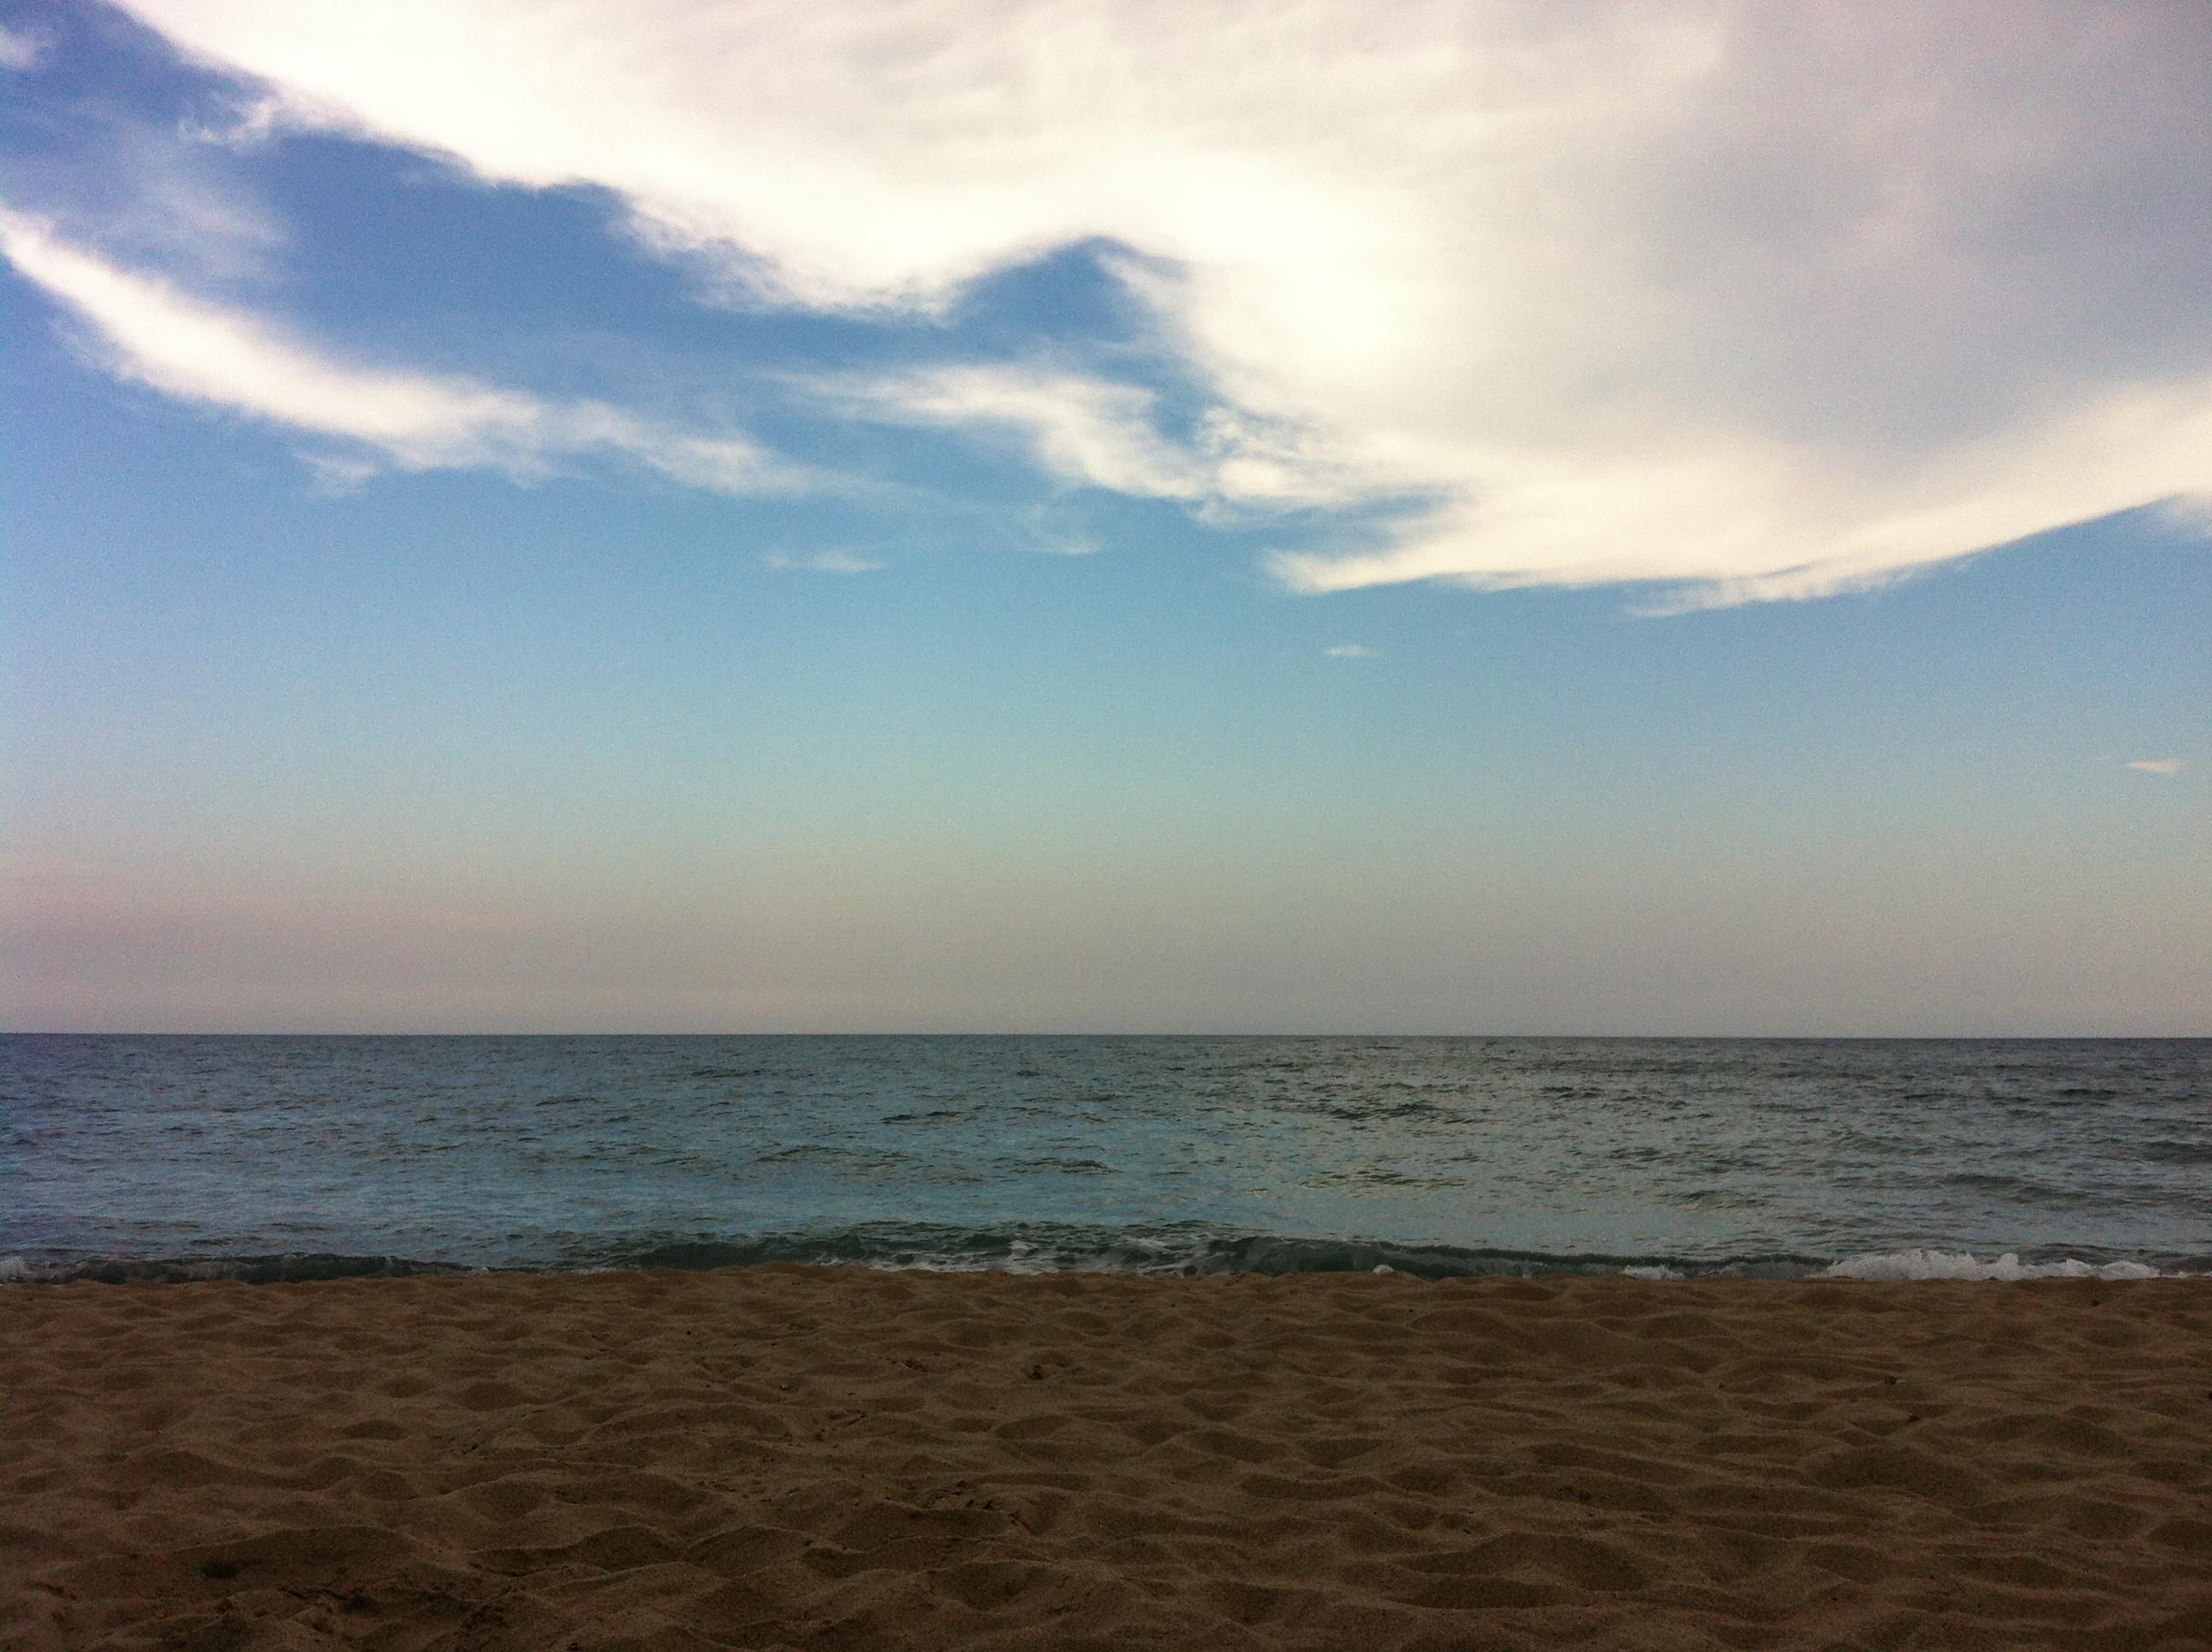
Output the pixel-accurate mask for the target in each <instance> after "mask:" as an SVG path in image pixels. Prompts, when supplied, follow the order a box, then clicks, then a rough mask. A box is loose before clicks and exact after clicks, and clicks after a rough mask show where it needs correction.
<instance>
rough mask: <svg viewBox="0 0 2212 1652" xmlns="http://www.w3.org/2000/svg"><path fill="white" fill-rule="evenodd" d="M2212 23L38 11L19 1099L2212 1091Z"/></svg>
mask: <svg viewBox="0 0 2212 1652" xmlns="http://www.w3.org/2000/svg"><path fill="white" fill-rule="evenodd" d="M2208 269H2212V11H2207V10H2206V9H2204V8H2203V7H2201V6H2197V5H2195V4H2192V3H2185V0H2148V3H2136V4H2130V3H2112V4H2108V5H2102V6H2099V7H2095V8H2085V7H2080V6H2077V5H2073V4H2070V3H2069V4H2063V5H2051V6H2039V5H2034V4H2020V3H2009V0H2008V3H2003V4H1998V3H1982V4H1960V3H1934V4H1929V5H1925V6H1918V7H1915V8H1911V9H1882V10H1881V12H1880V14H1879V15H1876V14H1875V13H1874V12H1871V11H1869V10H1868V9H1866V8H1864V7H1862V6H1859V5H1857V4H1856V3H1853V4H1833V5H1829V4H1820V3H1808V4H1805V5H1799V6H1790V7H1776V6H1769V5H1729V4H1680V3H1634V4H1629V3H1620V4H1610V5H1609V4H1604V3H1598V4H1593V5H1589V6H1577V7H1568V8H1559V7H1552V6H1548V5H1534V4H1507V3H1487V0H1460V3H1453V4H1449V5H1435V4H1427V3H1422V0H1407V3H1403V4H1400V5H1393V6H1390V7H1387V8H1376V7H1373V6H1371V5H1367V4H1364V3H1354V0H1310V3H1305V4H1302V5H1298V6H1293V7H1285V6H1280V5H1272V4H1271V5H1260V4H1249V5H1247V4H1242V3H1231V4H1222V5H1217V6H1202V7H1192V6H1188V5H1187V4H1180V3H1172V4H1171V3H1152V0H1050V3H1044V0H1021V3H1016V0H903V3H899V4H895V5H894V4H888V3H886V4H877V5H850V6H838V7H820V6H817V5H805V4H799V3H780V0H753V3H702V0H574V3H569V4H566V5H562V6H560V7H548V6H544V5H542V4H536V3H524V0H379V3H373V4H368V3H361V0H127V3H124V4H121V5H119V6H114V7H109V6H104V5H100V4H96V3H88V0H86V3H76V0H72V3H68V4H42V3H31V4H25V3H21V0H0V352H4V361H5V376H4V389H0V536H3V537H0V551H4V557H0V648H4V661H0V668H4V671H5V674H6V701H5V712H4V718H0V841H4V847H5V857H6V859H5V874H4V875H5V880H6V881H5V889H4V895H0V943H4V944H0V1024H4V1025H5V1026H6V1027H8V1028H10V1029H17V1030H33V1029H54V1030H79V1029H81V1030H115V1031H131V1030H136V1031H160V1030H174V1031H197V1030H210V1031H219V1030H240V1031H285V1030H298V1031H362V1032H377V1031H431V1032H435V1031H472V1030H494V1031H518V1032H528V1031H611V1032H620V1031H640V1032H650V1031H696V1032H743V1031H830V1032H834V1031H900V1030H921V1031H957V1030H975V1031H997V1030H1005V1031H1030V1030H1040V1031H1042V1030H1054V1031H1132V1032H1144V1031H1183V1030H1192V1031H1225V1032H1243V1031H1252V1032H1258V1031H1283V1032H1309V1031H1310V1032H1431V1033H1620V1034H1636V1033H1657V1034H1778V1035H1789V1034H1803V1035H1867V1036H1895V1035H1944V1036H1952V1035H1960V1036H1971V1035H2051V1036H2071V1035H2084V1036H2087V1035H2133V1034H2144V1035H2153V1034H2181V1035H2198V1034H2205V1033H2212V819H2208V807H2207V805H2208V788H2207V777H2208V775H2212V741H2208V738H2207V735H2208V714H2212V647H2208V644H2207V641H2206V639H2207V637H2208V636H2212V282H2208V281H2207V280H2206V279H2205V277H2204V273H2203V272H2204V271H2205V270H2208Z"/></svg>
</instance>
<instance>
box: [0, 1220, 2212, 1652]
mask: <svg viewBox="0 0 2212 1652" xmlns="http://www.w3.org/2000/svg"><path fill="white" fill-rule="evenodd" d="M0 1424H4V1427H0V1436H4V1437H0V1493H4V1496H0V1536H4V1538H5V1541H4V1543H0V1557H3V1558H0V1644H6V1645H9V1646H10V1647H17V1646H20V1647H22V1648H26V1649H29V1648H43V1647H49V1646H52V1647H64V1646H85V1645H101V1644H114V1645H118V1646H124V1645H129V1646H140V1645H153V1646H179V1647H183V1646H207V1647H216V1646H221V1647H225V1648H228V1647H241V1648H252V1647H263V1646H267V1647H286V1648H300V1647H315V1648H319V1647H333V1648H335V1647H341V1646H354V1645H360V1644H370V1645H379V1646H381V1645H392V1646H410V1647H411V1646H416V1645H465V1646H470V1647H482V1648H499V1647H509V1646H512V1647H516V1648H522V1647H532V1648H538V1647H550V1646H566V1645H568V1644H570V1643H572V1642H573V1643H574V1645H575V1646H577V1647H578V1648H579V1649H583V1648H590V1647H600V1648H613V1647H617V1646H622V1647H650V1648H653V1649H676V1648H691V1647H702V1648H703V1647H728V1646H749V1647H755V1646H757V1647H770V1646H787V1647H822V1648H830V1647H838V1648H870V1647H885V1648H889V1647H916V1648H920V1647H944V1648H956V1647H968V1646H976V1647H982V1646H991V1647H1007V1648H1011V1647H1015V1646H1024V1645H1035V1646H1039V1647H1042V1646H1053V1647H1082V1646H1085V1645H1091V1646H1097V1647H1102V1648H1103V1647H1106V1646H1115V1647H1123V1646H1133V1645H1153V1646H1164V1647H1167V1646H1201V1645H1203V1646H1206V1647H1209V1648H1211V1647H1214V1646H1237V1647H1250V1648H1255V1649H1256V1648H1263V1647H1267V1648H1272V1647H1309V1648H1313V1649H1316V1652H1318V1649H1322V1648H1331V1647H1334V1648H1341V1647H1346V1646H1359V1647H1363V1648H1368V1647H1371V1648H1376V1649H1382V1648H1396V1647H1407V1648H1431V1649H1438V1652H1441V1649H1444V1648H1447V1647H1459V1646H1491V1647H1531V1648H1534V1647H1543V1646H1552V1645H1568V1644H1577V1645H1583V1646H1595V1647H1610V1646H1620V1647H1630V1646H1636V1647H1644V1646H1673V1645H1680V1646H1686V1647H1688V1646H1699V1647H1701V1646H1732V1647H1733V1646H1741V1647H1778V1648H1790V1647H1801V1646H1802V1647H1808V1648H1809V1647H1814V1646H1819V1647H1834V1648H1866V1649H1875V1648H1890V1647H1897V1648H1905V1647H1911V1648H1922V1647H1948V1646H1957V1647H1967V1646H2003V1647H2039V1646H2050V1647H2060V1646H2064V1647H2094V1646H2102V1645H2111V1646H2114V1647H2121V1646H2126V1647H2142V1648H2157V1647H2160V1646H2171V1647H2173V1648H2176V1649H2179V1648H2182V1647H2185V1646H2191V1645H2202V1644H2206V1643H2212V1280H2206V1279H2203V1278H2181V1279H2154V1280H2148V1281H2108V1280H2101V1279H2054V1280H2036V1281H2029V1282H2021V1283H2002V1282H1985V1281H1971V1282H1948V1281H1941V1280H1928V1281H1914V1282H1911V1283H1879V1282H1869V1281H1863V1280H1832V1281H1831V1280H1818V1281H1766V1280H1718V1279H1711V1278H1704V1279H1686V1280H1678V1281H1668V1282H1665V1283H1664V1284H1663V1285H1656V1284H1655V1283H1653V1282H1650V1281H1646V1280H1641V1279H1636V1278H1623V1277H1621V1276H1618V1275H1610V1276H1575V1275H1560V1274H1551V1275H1539V1276H1536V1277H1534V1278H1455V1279H1449V1280H1443V1281H1437V1282H1428V1281H1423V1280H1420V1279H1418V1278H1413V1277H1410V1276H1407V1275H1402V1274H1401V1275H1372V1274H1316V1273H1307V1274H1293V1275H1277V1276H1270V1275H1261V1274H1254V1273H1245V1274H1226V1275H1214V1276H1208V1277H1202V1278H1171V1277H1139V1276H1132V1275H1127V1274H1105V1273H1073V1272H1059V1273H1038V1274H1007V1273H992V1272H923V1271H888V1270H877V1269H871V1268H866V1267H818V1266H793V1265H775V1264H771V1265H763V1266H754V1267H746V1268H737V1269H729V1270H724V1271H720V1272H592V1273H483V1274H463V1275H453V1274H422V1275H417V1276H414V1277H411V1278H378V1279H344V1278H339V1279H331V1280H320V1281H315V1282H312V1283H291V1284H267V1285H246V1284H241V1283H237V1282H229V1281H222V1282H207V1283H165V1284H160V1285H96V1284H92V1283H88V1282H80V1283H76V1284H69V1285H52V1286H49V1287H48V1288H46V1289H43V1290H33V1291H0Z"/></svg>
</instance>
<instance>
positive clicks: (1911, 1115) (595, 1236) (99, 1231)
mask: <svg viewBox="0 0 2212 1652" xmlns="http://www.w3.org/2000/svg"><path fill="white" fill-rule="evenodd" d="M2208 1077H2212V1041H2206V1040H2156V1041H2097V1042H2022V1041H2003V1042H1845V1041H1749V1040H1616V1039H1592V1040H1580V1039H1409V1038H1034V1037H1018V1038H992V1037H973V1038H964V1037H962V1038H934V1037H933V1038H921V1037H916V1038H907V1037H880V1038H872V1037H821V1038H787V1037H729V1038H718V1037H702V1038H660V1037H639V1038H256V1037H220V1038H166V1037H165V1038H112V1037H75V1036H15V1037H9V1038H6V1039H4V1040H0V1259H6V1260H4V1261H0V1270H4V1272H6V1273H7V1274H8V1275H9V1277H13V1278H42V1277H46V1278H50V1277H56V1276H58V1275H66V1274H70V1273H75V1272H94V1273H96V1274H104V1275H107V1276H112V1277H128V1276H136V1275H139V1274H143V1273H146V1272H153V1273H155V1274H157V1275H158V1274H162V1273H178V1272H184V1273H200V1272H244V1273H246V1274H247V1275H248V1276H249V1277H267V1276H270V1275H287V1274H300V1273H329V1272H345V1271H352V1270H368V1271H379V1270H389V1269H392V1268H393V1267H396V1266H463V1267H479V1266H497V1267H555V1268H573V1267H592V1266H640V1265H665V1264H673V1265H678V1266H710V1265H716V1264H720V1263H726V1262H742V1261H749V1260H766V1259H774V1258H794V1259H800V1260H856V1261H869V1262H877V1263H886V1264H899V1265H908V1266H915V1265H920V1266H1014V1267H1025V1268H1039V1269H1042V1268H1049V1267H1113V1268H1126V1269H1136V1270H1146V1271H1162V1272H1165V1271H1216V1270H1222V1269H1235V1268H1253V1269H1265V1270H1268V1271H1289V1270H1298V1269H1317V1268H1336V1267H1360V1268H1366V1267H1373V1266H1378V1265H1382V1266H1395V1267H1398V1268H1401V1269H1405V1270H1409V1271H1414V1272H1423V1273H1429V1274H1441V1273H1448V1272H1472V1271H1510V1272H1521V1271H1529V1270H1543V1269H1554V1268H1620V1267H1626V1266H1644V1267H1655V1268H1656V1267H1665V1268H1668V1269H1672V1270H1674V1271H1678V1272H1692V1273H1695V1272H1709V1271H1715V1270H1727V1271H1735V1272H1776V1273H1796V1272H1808V1271H1813V1270H1816V1269H1820V1268H1825V1267H1827V1266H1830V1265H1831V1264H1834V1263H1837V1262H1839V1261H1841V1262H1844V1263H1846V1264H1847V1266H1850V1267H1851V1268H1853V1269H1855V1270H1857V1271H1859V1272H1883V1271H1889V1272H1899V1271H1902V1272H1930V1271H1934V1272H1946V1271H1948V1272H1957V1271H1962V1270H1966V1268H1967V1264H1966V1263H1965V1262H1964V1261H1962V1260H1958V1258H1957V1257H1956V1256H1951V1257H1945V1258H1936V1259H1933V1260H1931V1259H1929V1258H1927V1257H1913V1256H1911V1255H1909V1254H1907V1253H1911V1252H1916V1251H1923V1250H1933V1251H1941V1252H1945V1253H1969V1254H1972V1255H1973V1256H1976V1257H1978V1258H1979V1259H1980V1263H1979V1264H1978V1271H1984V1272H1986V1271H1988V1266H1987V1265H1988V1264H1990V1261H1991V1260H1992V1259H1994V1258H1996V1257H1998V1256H1999V1255H2001V1254H2003V1253H2013V1254H2015V1255H2016V1256H2017V1257H2018V1259H2019V1260H2020V1263H2021V1265H2023V1266H2027V1267H2030V1268H2035V1267H2050V1266H2055V1265H2058V1264H2062V1263H2065V1262H2068V1261H2069V1260H2070V1261H2072V1262H2074V1263H2076V1264H2086V1265H2089V1266H2104V1267H2106V1268H2108V1269H2112V1271H2116V1272H2117V1271H2132V1270H2133V1268H2135V1267H2136V1266H2146V1267H2151V1268H2156V1269H2160V1270H2186V1271H2202V1270H2206V1269H2212V1087H2209V1086H2208V1082H2207V1081H2208ZM2116 1264H2125V1265H2128V1266H2127V1267H2126V1268H2124V1269H2121V1268H2116V1267H2114V1265H2116ZM1999 1268H2000V1271H2005V1272H2009V1271H2011V1270H2010V1269H2009V1268H2008V1267H2006V1266H2004V1265H2003V1264H1999Z"/></svg>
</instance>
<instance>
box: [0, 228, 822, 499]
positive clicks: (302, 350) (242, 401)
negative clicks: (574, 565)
mask: <svg viewBox="0 0 2212 1652" xmlns="http://www.w3.org/2000/svg"><path fill="white" fill-rule="evenodd" d="M0 253H4V255H5V256H6V258H7V259H8V261H9V263H10V264H13V265H14V266H15V269H16V270H17V271H18V272H20V273H21V275H23V276H25V277H27V279H29V280H30V281H32V282H35V283H37V284H38V285H39V286H40V287H41V288H45V289H46V292H47V293H49V294H50V295H52V296H53V297H54V298H55V299H57V300H58V301H60V302H61V303H63V304H64V305H65V306H67V307H69V308H70V310H72V311H74V312H75V313H76V315H77V316H78V317H80V318H81V319H82V320H83V321H85V322H86V323H88V324H89V325H90V328H91V330H92V332H93V334H94V341H93V347H94V349H96V350H97V352H98V353H99V355H100V358H101V359H102V360H103V361H104V362H105V363H106V366H107V367H109V368H110V369H111V370H112V371H113V372H115V373H116V374H119V375H120V376H122V377H125V378H128V379H131V380H137V381H138V382H140V383H143V384H145V385H149V386H152V387H153V388H155V389H156V390H159V391H161V392H165V393H167V394H168V395H171V396H174V397H177V398H179V399H181V400H185V401H189V402H195V403H198V404H202V405H204V406H209V407H214V408H220V409H222V410H228V411H230V412H234V413H238V414H242V415H245V416H250V417H252V418H257V419H260V420H263V421H265V422H269V423H271V424H275V425H278V426H280V427H283V428H287V429H290V430H293V431H295V432H298V433H300V434H304V435H307V436H310V437H317V438H323V439H326V440H335V441H337V442H339V443H342V444H344V445H345V449H346V451H344V452H341V453H339V454H338V455H337V456H335V457H334V458H325V459H324V460H323V465H322V468H323V470H324V471H325V474H326V475H327V476H328V477H334V478H336V479H337V481H338V482H340V483H350V484H353V485H358V484H359V483H360V482H362V480H364V479H365V478H366V475H367V474H368V472H367V471H366V470H365V469H364V466H366V465H368V463H369V456H370V455H372V454H373V455H374V456H375V457H376V459H379V460H380V461H381V462H382V463H383V464H386V465H392V466H396V467H398V468H400V469H403V470H432V469H491V470H498V471H505V472H507V473H508V474H510V475H513V476H517V477H538V476H542V475H544V474H545V473H546V472H547V471H549V470H550V468H551V467H552V466H553V465H554V464H555V463H556V461H558V460H560V459H567V458H571V457H575V456H580V455H586V454H591V453H595V452H596V453H602V454H614V455H618V456H621V457H625V458H628V459H631V460H633V461H635V462H636V463H639V464H641V465H645V466H647V468H648V469H651V470H653V471H658V472H659V473H660V474H661V475H663V476H665V477H669V478H671V480H673V481H676V482H678V483H683V484H684V485H685V486H689V487H695V488H702V489H711V490H713V491H715V492H720V493H728V494H761V493H776V492H787V491H791V490H793V489H799V488H803V487H805V486H807V485H809V483H810V482H811V478H810V477H808V476H807V474H806V473H805V472H804V471H801V470H800V469H799V467H797V466H794V465H789V464H787V463H786V462H784V461H782V460H781V459H776V458H775V457H774V456H773V455H770V454H769V453H767V452H763V450H762V449H760V448H758V447H757V446H754V445H753V444H752V443H751V442H750V441H748V440H745V439H744V438H743V437H741V436H737V435H732V434H699V433H695V432H690V431H684V430H679V429H674V428H669V427H667V426H665V425H662V424H659V423H656V422H652V421H649V420H646V419H641V418H640V417H637V416H634V415H632V414H629V413H627V412H624V411H623V410H620V409H617V408H614V407H610V406H606V405H605V404H599V403H595V402H565V403H563V402H551V401H547V400H544V399H542V398H538V397H536V396H532V395H530V394H528V393H526V392H520V391H515V390H507V389H501V388H499V387H496V386H488V385H483V384H480V383H478V382H477V381H476V380H471V379H467V378H464V377H460V376H458V375H453V374H435V373H423V372H415V371H410V370H406V369H395V368H390V367H372V366H366V365H361V364H356V363H351V362H348V361H343V360H341V359H339V358H338V357H337V356H336V355H332V354H331V353H329V352H327V351H325V350H323V349H319V348H317V347H316V346H314V345H312V344H310V343H307V342H305V341H304V340H301V339H300V338H297V337H293V336H291V335H290V334H289V333H287V332H286V331H284V330H283V329H282V328H280V327H278V326H276V325H274V324H272V323H270V322H269V321H267V320H265V319H263V318H260V317H257V316H254V315H252V314H250V313H245V312H242V311H240V310H237V309H234V308H231V307H224V306H221V305H216V304H213V303H210V302H208V301H204V300H202V299H198V298H196V297H193V296H191V295H187V294H185V293H183V292H180V291H179V290H178V289H177V288H174V287H173V286H172V285H170V284H169V283H168V282H164V281H161V280H160V279H158V278H156V277H155V276H147V275H142V274H139V273H137V272H134V271H131V270H125V269H122V268H119V267H118V266H117V265H114V264H110V263H108V262H106V260H104V259H102V258H100V257H98V256H96V255H94V253H92V252H88V251H86V250H84V249H83V248H82V247H79V246H73V245H71V244H70V243H69V242H67V241H65V240H63V239H61V238H60V237H58V235H56V234H54V233H53V231H52V228H50V227H49V226H48V225H47V224H46V223H45V222H42V221H40V220H39V219H37V218H34V217H33V216H29V215H27V214H24V213H21V212H16V211H14V210H9V209H7V208H5V207H0Z"/></svg>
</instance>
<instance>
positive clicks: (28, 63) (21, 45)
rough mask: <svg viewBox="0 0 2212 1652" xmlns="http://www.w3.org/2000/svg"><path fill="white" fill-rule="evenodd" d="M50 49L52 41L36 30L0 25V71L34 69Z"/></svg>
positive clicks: (43, 60)
mask: <svg viewBox="0 0 2212 1652" xmlns="http://www.w3.org/2000/svg"><path fill="white" fill-rule="evenodd" d="M52 49H53V42H52V39H51V38H50V37H49V36H47V35H46V34H44V33H40V31H38V30H37V29H32V28H10V27H9V26H8V25H7V24H5V23H0V69H15V70H30V69H36V68H37V67H38V66H39V65H40V64H42V63H44V62H45V61H46V53H47V52H51V51H52Z"/></svg>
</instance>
